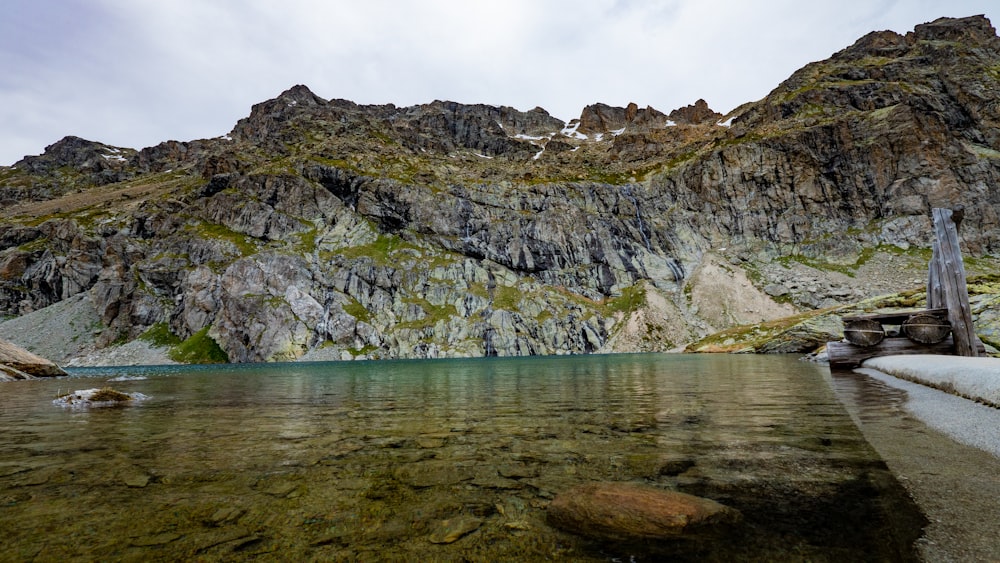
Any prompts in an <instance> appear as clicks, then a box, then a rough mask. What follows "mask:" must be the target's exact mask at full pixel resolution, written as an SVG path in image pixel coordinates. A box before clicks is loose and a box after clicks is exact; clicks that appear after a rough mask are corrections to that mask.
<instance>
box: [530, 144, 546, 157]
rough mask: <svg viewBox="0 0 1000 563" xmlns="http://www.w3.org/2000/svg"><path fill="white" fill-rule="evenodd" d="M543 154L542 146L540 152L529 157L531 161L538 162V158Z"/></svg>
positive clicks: (543, 148)
mask: <svg viewBox="0 0 1000 563" xmlns="http://www.w3.org/2000/svg"><path fill="white" fill-rule="evenodd" d="M543 152H545V147H544V146H543V147H542V150H540V151H538V152H536V153H535V156H533V157H531V160H538V158H539V157H540V156H542V153H543Z"/></svg>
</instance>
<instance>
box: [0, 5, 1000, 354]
mask: <svg viewBox="0 0 1000 563" xmlns="http://www.w3.org/2000/svg"><path fill="white" fill-rule="evenodd" d="M997 100H1000V38H998V37H997V35H996V31H995V29H994V28H993V26H992V25H991V24H990V22H989V21H988V20H987V19H986V18H985V17H983V16H973V17H969V18H961V19H949V18H942V19H939V20H936V21H934V22H931V23H927V24H924V25H919V26H917V27H916V28H915V29H914V31H912V32H910V33H907V34H906V35H899V34H896V33H893V32H889V31H883V32H874V33H871V34H868V35H866V36H865V37H862V38H861V39H859V40H858V41H857V42H856V43H855V44H854V45H851V46H850V47H848V48H846V49H844V50H842V51H840V52H838V53H835V54H834V55H833V56H832V57H830V58H829V59H827V60H824V61H820V62H815V63H811V64H809V65H807V66H806V67H804V68H802V69H801V70H799V71H797V72H796V73H795V74H793V75H792V76H791V77H789V78H788V79H787V80H786V81H784V82H783V83H781V84H780V85H778V87H777V88H775V89H774V90H773V91H772V92H771V93H770V94H768V95H767V96H766V97H765V98H764V99H762V100H759V101H756V102H752V103H747V104H745V105H743V106H741V107H739V108H737V109H736V110H734V111H733V112H731V113H730V114H728V115H720V114H718V113H716V112H714V111H713V110H711V108H709V107H708V106H707V105H706V104H705V102H704V101H703V100H698V101H697V102H695V103H693V104H692V105H690V106H687V107H684V108H678V109H675V110H673V111H671V112H669V113H663V112H660V111H658V110H656V109H653V108H651V107H647V108H642V109H640V108H639V107H638V106H637V105H636V104H629V105H628V106H627V107H624V108H622V107H612V106H608V105H605V104H594V105H591V106H588V107H586V108H584V110H583V111H582V113H581V116H580V118H579V119H575V120H572V121H570V122H569V123H564V122H562V121H561V120H559V119H556V118H554V117H552V116H551V115H549V114H548V113H547V112H546V111H545V110H543V109H541V108H535V109H533V110H531V111H519V110H516V109H514V108H510V107H494V106H487V105H465V104H459V103H455V102H448V101H435V102H432V103H429V104H424V105H419V106H412V107H396V106H394V105H391V104H390V105H379V106H371V105H358V104H355V103H353V102H350V101H346V100H339V99H334V100H325V99H323V98H320V97H318V96H316V95H315V94H313V93H312V92H311V91H310V90H309V89H308V88H307V87H305V86H301V85H300V86H294V87H292V88H290V89H289V90H287V91H285V92H283V93H281V94H280V95H279V96H278V97H276V98H274V99H272V100H268V101H265V102H262V103H259V104H256V105H255V106H253V108H252V109H251V111H250V115H249V116H247V117H246V118H244V119H241V120H240V121H239V122H238V123H237V124H236V125H235V127H234V128H233V130H232V131H231V132H230V133H229V134H228V135H225V136H223V137H219V138H215V139H204V140H196V141H190V142H178V141H167V142H164V143H161V144H159V145H156V146H154V147H148V148H144V149H141V150H134V149H129V148H123V147H113V146H109V145H106V144H103V143H99V142H92V141H87V140H84V139H79V138H75V137H67V138H65V139H62V140H60V141H58V142H56V143H54V144H53V145H51V146H49V147H47V148H46V150H45V152H44V153H43V154H42V155H39V156H29V157H25V158H24V159H22V160H21V161H19V162H17V163H15V164H14V165H13V166H11V167H0V202H2V211H0V217H2V218H3V222H2V223H0V315H3V316H8V317H22V318H24V317H25V316H28V317H29V318H32V319H42V318H45V319H48V320H47V321H46V322H47V323H49V324H47V325H45V326H50V325H52V324H53V323H54V324H59V325H61V331H59V332H58V334H61V335H63V336H61V337H60V340H59V341H60V342H65V345H64V346H62V348H60V354H59V355H61V356H63V357H61V358H59V357H57V358H55V359H58V360H63V361H65V360H67V359H69V358H72V357H76V356H80V355H82V354H85V353H87V352H90V351H92V349H93V348H96V349H103V348H107V347H120V346H121V345H123V344H125V343H131V342H133V341H135V342H139V341H152V342H155V343H159V344H167V345H169V346H172V347H174V349H177V350H180V349H184V350H189V351H190V350H196V351H197V350H200V351H201V352H203V353H204V354H208V356H198V355H197V354H195V355H194V356H189V359H195V360H197V359H198V358H201V357H209V356H211V357H216V358H228V360H230V361H234V362H252V361H271V360H290V359H296V358H303V357H304V358H306V359H328V358H338V359H339V358H397V357H443V356H482V355H500V356H511V355H529V354H563V353H588V352H611V351H643V350H666V349H672V348H675V347H678V346H681V345H683V344H686V343H689V342H691V341H694V340H696V339H698V338H701V337H703V336H705V335H706V334H709V333H712V332H715V331H718V330H722V329H725V328H728V327H731V326H733V325H736V324H746V323H754V322H760V321H766V320H769V319H774V318H778V317H781V316H786V315H790V314H793V313H796V312H802V311H806V310H812V309H816V308H820V307H826V306H831V305H837V304H843V303H847V302H850V301H853V300H858V299H860V298H863V297H870V296H872V295H876V294H879V293H887V292H891V291H897V290H899V289H902V288H907V287H918V286H920V285H921V284H922V283H923V282H922V278H923V276H924V273H923V272H924V271H925V268H926V262H927V248H929V241H930V239H929V237H930V234H931V233H930V228H929V225H930V218H929V212H930V209H931V208H933V207H952V206H956V205H964V207H965V220H964V222H963V225H962V236H963V241H964V244H965V251H966V253H967V256H969V257H970V258H972V259H971V260H970V261H969V264H968V266H967V267H968V268H969V269H970V270H971V272H970V273H971V274H975V273H976V272H977V271H989V270H991V269H993V268H995V267H996V265H997V264H998V261H997V259H996V258H995V256H996V254H997V253H998V251H1000V236H998V235H1000V216H998V212H1000V191H998V189H997V188H996V185H997V180H998V177H1000V103H998V101H997ZM60 306H61V308H60ZM53 307H55V309H53ZM46 311H49V314H47V315H46V313H45V312H46ZM52 311H72V312H73V313H72V315H69V313H60V314H53V313H52ZM67 315H69V316H67ZM17 320H19V319H14V320H13V321H8V323H4V324H7V325H9V326H18V327H20V326H23V323H22V324H21V325H10V323H14V322H15V321H17ZM71 324H72V325H73V326H79V327H83V328H78V329H75V330H69V329H68V328H67V327H69V326H70V325H71ZM2 327H3V325H0V337H5V333H4V331H3V330H2ZM11 331H13V329H11ZM13 332H17V333H19V336H20V338H21V339H22V342H21V343H22V344H24V342H23V340H25V339H31V338H35V340H37V341H39V342H40V341H42V340H45V337H42V336H34V337H32V336H31V335H29V334H25V333H24V332H25V331H23V330H18V331H13ZM53 334H55V333H53ZM15 336H18V335H17V334H15ZM7 337H8V338H10V339H12V340H15V339H14V338H11V337H10V336H9V335H8V336H7ZM52 338H53V337H48V339H49V340H51V339H52ZM74 339H75V340H74ZM137 339H139V340H137ZM15 341H16V340H15ZM26 347H28V346H26ZM29 349H30V347H29Z"/></svg>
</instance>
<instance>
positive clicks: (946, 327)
mask: <svg viewBox="0 0 1000 563" xmlns="http://www.w3.org/2000/svg"><path fill="white" fill-rule="evenodd" d="M902 331H903V334H904V335H905V336H906V337H907V338H909V339H910V340H912V341H914V342H919V343H921V344H937V343H938V342H941V341H942V340H944V339H945V338H947V337H948V334H949V333H951V324H949V323H948V320H947V319H940V318H938V317H936V316H934V315H927V314H923V313H917V314H915V315H911V316H910V318H908V319H906V320H905V321H904V322H903V326H902Z"/></svg>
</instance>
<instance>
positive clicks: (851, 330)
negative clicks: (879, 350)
mask: <svg viewBox="0 0 1000 563" xmlns="http://www.w3.org/2000/svg"><path fill="white" fill-rule="evenodd" d="M844 338H846V339H847V341H848V342H850V343H851V344H854V345H855V346H862V347H869V346H875V345H876V344H878V343H879V342H882V339H883V338H885V329H884V328H882V323H880V322H878V321H876V320H872V319H853V320H850V321H848V320H846V319H845V320H844Z"/></svg>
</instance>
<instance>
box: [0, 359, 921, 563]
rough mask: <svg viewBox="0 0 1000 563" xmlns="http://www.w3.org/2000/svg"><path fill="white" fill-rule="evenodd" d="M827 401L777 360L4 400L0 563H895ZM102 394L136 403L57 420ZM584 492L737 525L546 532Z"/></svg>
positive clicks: (501, 367) (150, 378) (892, 511)
mask: <svg viewBox="0 0 1000 563" xmlns="http://www.w3.org/2000/svg"><path fill="white" fill-rule="evenodd" d="M122 377H125V378H128V379H126V380H124V381H109V380H111V379H116V378H122ZM139 378H142V379H139ZM828 380H829V374H828V372H827V370H826V368H822V367H818V366H815V365H812V364H808V363H804V362H800V361H798V360H796V359H794V358H788V357H780V356H767V357H763V356H729V355H711V356H694V355H659V354H648V355H617V356H579V357H559V358H555V357H552V358H525V359H473V360H440V361H438V360H424V361H385V362H348V363H339V362H337V363H314V364H268V365H253V366H245V365H241V366H223V367H207V366H197V367H157V368H88V369H77V370H74V371H73V376H72V377H70V378H61V379H57V380H35V381H25V382H11V383H5V384H2V385H0V394H2V395H0V397H2V400H0V527H2V529H3V530H4V535H3V550H2V553H0V560H3V561H31V560H38V561H54V560H60V561H64V560H81V561H82V560H116V561H117V560H121V561H176V560H206V561H214V560H223V561H228V560H232V561H240V560H247V559H256V560H264V561H463V560H464V561H501V560H510V561H535V560H577V561H580V560H582V561H588V560H593V561H601V560H604V561H609V560H623V561H627V560H630V559H632V560H658V559H660V558H663V557H667V556H669V557H673V558H675V559H677V560H698V561H702V560H728V561H732V560H734V559H736V560H787V561H801V560H806V559H809V560H813V561H844V560H890V561H891V560H906V559H908V558H909V556H910V552H909V551H908V550H909V545H910V543H912V541H913V540H914V539H916V536H917V535H918V534H919V532H920V529H919V514H918V513H917V512H916V508H915V507H913V506H912V505H911V504H909V503H908V501H907V500H906V497H905V494H904V493H902V492H901V489H900V488H899V486H898V483H896V481H895V479H894V478H893V477H892V476H891V475H890V474H889V473H888V471H887V470H886V469H885V466H884V464H883V463H882V462H881V460H879V459H878V457H877V455H876V454H875V453H874V452H873V450H872V449H871V448H870V447H869V446H868V444H867V443H866V442H865V441H864V439H863V438H862V436H861V435H860V433H859V432H858V430H857V429H856V428H855V427H854V425H853V423H852V422H851V420H850V418H849V417H848V416H847V414H846V413H845V411H844V409H843V408H842V406H841V405H840V404H839V403H838V402H837V400H836V398H835V396H834V395H833V393H832V391H831V390H830V386H829V383H828ZM108 385H110V386H113V387H114V388H115V389H118V390H121V391H125V392H130V393H132V392H139V393H143V394H145V395H148V396H149V397H150V398H149V399H148V400H145V401H142V402H140V403H137V404H134V405H131V406H127V407H121V408H103V409H96V408H95V409H71V408H67V407H60V406H56V405H54V404H53V403H52V399H53V398H54V397H55V396H57V395H58V394H61V393H65V392H68V391H73V390H78V389H88V388H94V387H104V386H108ZM589 481H626V482H635V483H642V484H645V485H647V486H654V487H660V488H664V489H675V490H680V491H683V492H687V493H691V494H696V495H700V496H706V497H709V498H713V499H715V500H717V501H719V502H722V503H723V504H727V505H729V506H732V507H734V508H737V509H739V510H740V511H741V512H742V513H743V515H744V521H743V523H742V524H741V525H739V526H738V527H736V528H735V529H732V530H729V531H727V535H726V536H724V537H722V538H717V539H713V540H711V541H702V540H698V541H695V540H691V541H684V540H681V541H678V540H674V541H664V542H659V543H656V542H654V543H643V544H638V543H631V544H629V543H625V544H614V545H610V544H605V543H601V542H598V541H594V540H591V539H589V538H584V537H578V536H575V535H573V534H571V533H568V532H565V531H561V530H558V529H555V528H553V527H552V526H550V525H549V523H548V521H547V519H546V516H545V511H546V506H547V505H548V504H549V502H551V500H552V498H554V496H555V495H558V494H559V493H560V492H561V491H564V490H567V489H569V488H571V487H573V486H575V485H579V484H581V483H585V482H589ZM455 526H461V528H462V529H461V530H456V529H452V528H454V527H455ZM456 535H457V536H458V537H457V539H454V541H449V542H448V543H442V542H441V541H440V540H441V538H442V537H448V536H452V537H454V536H456ZM450 539H451V538H449V540H450Z"/></svg>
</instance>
